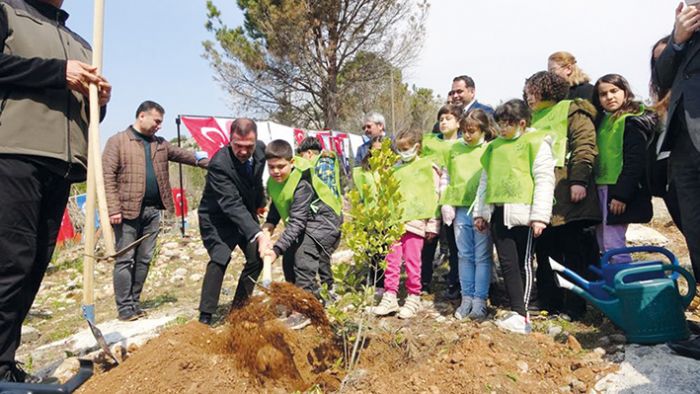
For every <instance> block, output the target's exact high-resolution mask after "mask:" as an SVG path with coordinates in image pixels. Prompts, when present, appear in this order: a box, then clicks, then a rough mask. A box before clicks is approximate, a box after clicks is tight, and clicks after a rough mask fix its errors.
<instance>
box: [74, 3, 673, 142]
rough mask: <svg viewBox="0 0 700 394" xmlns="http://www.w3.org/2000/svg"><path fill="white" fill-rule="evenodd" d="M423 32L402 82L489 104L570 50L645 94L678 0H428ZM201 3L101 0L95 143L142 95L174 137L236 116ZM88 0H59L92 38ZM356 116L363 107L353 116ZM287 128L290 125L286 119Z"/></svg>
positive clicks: (594, 74)
mask: <svg viewBox="0 0 700 394" xmlns="http://www.w3.org/2000/svg"><path fill="white" fill-rule="evenodd" d="M430 3H431V10H430V14H429V17H428V21H427V36H426V40H425V44H424V46H423V50H422V52H421V54H420V56H419V58H418V59H417V61H416V62H415V64H414V65H413V66H412V67H411V68H410V69H409V70H407V72H406V73H405V74H404V75H405V77H406V80H407V82H408V83H409V84H416V85H417V86H420V87H427V88H431V89H433V90H434V91H435V92H436V93H439V94H441V95H442V96H444V95H445V93H446V92H447V91H448V90H449V88H450V83H451V81H452V77H454V76H456V75H460V74H467V75H470V76H472V77H473V78H474V80H475V81H476V85H477V97H478V98H479V99H480V101H482V102H486V103H490V104H492V105H496V104H498V103H499V101H501V100H503V101H505V100H508V99H510V98H513V97H521V95H522V93H521V92H522V86H523V83H524V81H525V78H527V77H528V76H530V75H532V74H533V73H535V72H537V71H540V70H542V69H544V68H546V65H547V57H548V56H549V54H550V53H552V52H554V51H558V50H568V51H570V52H572V53H574V55H576V57H577V58H578V62H579V65H580V66H581V67H582V68H583V69H584V71H586V72H587V73H588V74H589V75H590V76H591V78H593V82H595V79H597V78H598V77H600V76H602V75H603V74H606V73H611V72H614V73H619V74H622V75H624V76H625V77H627V79H628V80H629V81H630V83H631V84H632V87H633V89H634V90H635V92H636V93H637V95H638V96H639V97H642V98H646V97H647V96H648V93H647V82H648V80H649V69H648V68H649V66H648V64H649V54H650V51H651V45H652V44H653V43H654V42H655V41H656V40H657V39H658V38H660V37H661V36H663V35H665V34H668V33H670V31H671V29H672V27H673V19H674V14H673V13H674V9H675V7H676V5H677V4H678V1H677V0H614V1H611V0H586V1H581V0H531V1H522V0H488V1H481V0H479V1H477V0H432V1H430ZM205 4H206V1H205V0H106V7H107V8H106V21H105V53H104V74H105V76H106V77H107V78H108V79H109V80H110V82H111V83H112V84H113V85H114V91H113V95H112V101H111V103H110V105H109V110H108V115H107V118H106V119H105V121H104V122H103V123H102V127H101V135H102V141H103V143H104V141H106V139H107V138H108V137H109V136H110V135H112V134H114V133H115V132H118V131H121V130H123V129H124V128H125V127H126V126H128V125H129V124H130V123H131V122H132V121H133V118H134V111H135V110H136V107H137V106H138V104H139V103H141V102H142V101H143V100H146V99H151V100H155V101H157V102H159V103H160V104H162V105H163V106H164V107H165V110H166V118H165V122H164V123H165V124H164V127H163V130H161V131H160V135H162V136H164V137H166V138H172V137H174V136H175V135H176V129H175V116H176V115H177V114H202V115H227V116H236V115H246V114H237V113H234V111H233V110H232V109H231V108H229V106H228V105H227V95H226V93H225V92H224V91H223V90H222V88H221V87H220V86H219V85H218V84H217V83H216V82H215V81H214V80H213V71H212V69H211V68H210V67H209V65H208V63H207V61H206V60H205V59H203V58H202V57H201V55H202V53H203V48H202V45H201V43H202V41H203V40H206V39H211V35H210V33H209V32H207V31H206V29H205V28H204V23H205V21H206V8H205ZM215 4H216V5H217V6H218V7H219V8H220V9H221V11H222V13H223V19H224V21H225V22H226V23H227V24H228V25H229V26H238V25H240V24H241V23H242V14H241V12H240V10H239V9H238V8H237V6H236V2H235V0H215ZM92 7H93V5H92V1H89V0H65V2H64V9H66V10H67V11H68V12H69V13H70V14H71V18H70V19H69V20H68V25H69V26H70V27H71V28H72V29H73V30H75V31H76V32H78V33H79V34H81V35H82V36H83V37H84V38H85V39H87V40H88V41H90V42H91V41H92V13H93V8H92ZM358 116H361V114H358ZM289 126H293V125H289Z"/></svg>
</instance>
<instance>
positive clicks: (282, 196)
mask: <svg viewBox="0 0 700 394" xmlns="http://www.w3.org/2000/svg"><path fill="white" fill-rule="evenodd" d="M301 174H302V170H301V169H299V168H294V169H292V172H291V173H290V174H289V176H288V177H287V180H285V181H284V182H282V183H279V182H276V181H275V180H274V179H272V177H270V178H268V179H267V193H268V194H269V195H270V198H271V199H272V203H273V204H275V208H277V212H278V213H279V214H280V217H281V218H282V220H284V221H285V222H287V219H289V208H290V207H291V206H292V201H294V190H296V188H297V185H299V181H300V180H301Z"/></svg>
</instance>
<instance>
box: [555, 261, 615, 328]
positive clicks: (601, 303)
mask: <svg viewBox="0 0 700 394" xmlns="http://www.w3.org/2000/svg"><path fill="white" fill-rule="evenodd" d="M550 262H551V261H550ZM552 268H554V267H552ZM555 271H556V270H555ZM555 279H556V282H557V285H558V286H559V287H561V288H562V289H567V290H569V291H571V292H573V293H575V294H576V295H578V296H580V297H583V298H585V299H586V301H588V302H590V303H591V304H593V305H595V307H596V308H598V309H599V310H600V311H602V312H603V313H605V315H607V316H608V318H609V319H610V320H612V322H613V323H615V324H620V322H621V316H622V313H621V311H620V302H619V300H618V299H617V298H613V299H612V300H601V299H599V298H596V297H594V296H593V294H591V293H590V292H588V291H586V290H584V289H582V288H581V287H579V286H577V285H575V284H574V283H572V282H571V281H568V280H566V279H565V278H564V277H563V276H561V275H560V274H559V273H558V272H557V273H556V275H555Z"/></svg>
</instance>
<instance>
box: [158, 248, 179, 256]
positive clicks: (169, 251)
mask: <svg viewBox="0 0 700 394" xmlns="http://www.w3.org/2000/svg"><path fill="white" fill-rule="evenodd" d="M176 255H177V251H175V250H172V249H161V250H160V257H173V256H176Z"/></svg>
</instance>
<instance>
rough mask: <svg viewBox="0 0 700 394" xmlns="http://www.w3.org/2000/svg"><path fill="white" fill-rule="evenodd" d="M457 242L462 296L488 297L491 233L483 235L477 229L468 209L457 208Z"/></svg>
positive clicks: (487, 232)
mask: <svg viewBox="0 0 700 394" xmlns="http://www.w3.org/2000/svg"><path fill="white" fill-rule="evenodd" d="M455 209H456V214H455V223H454V230H455V240H456V242H457V250H459V254H458V256H459V283H460V285H461V286H462V296H468V297H474V298H481V299H482V300H485V299H486V298H488V296H489V285H490V283H491V265H492V263H493V242H492V241H491V234H490V233H489V230H486V231H484V232H483V233H481V232H479V231H477V230H476V228H474V220H473V219H472V215H471V214H470V213H467V207H456V208H455Z"/></svg>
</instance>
